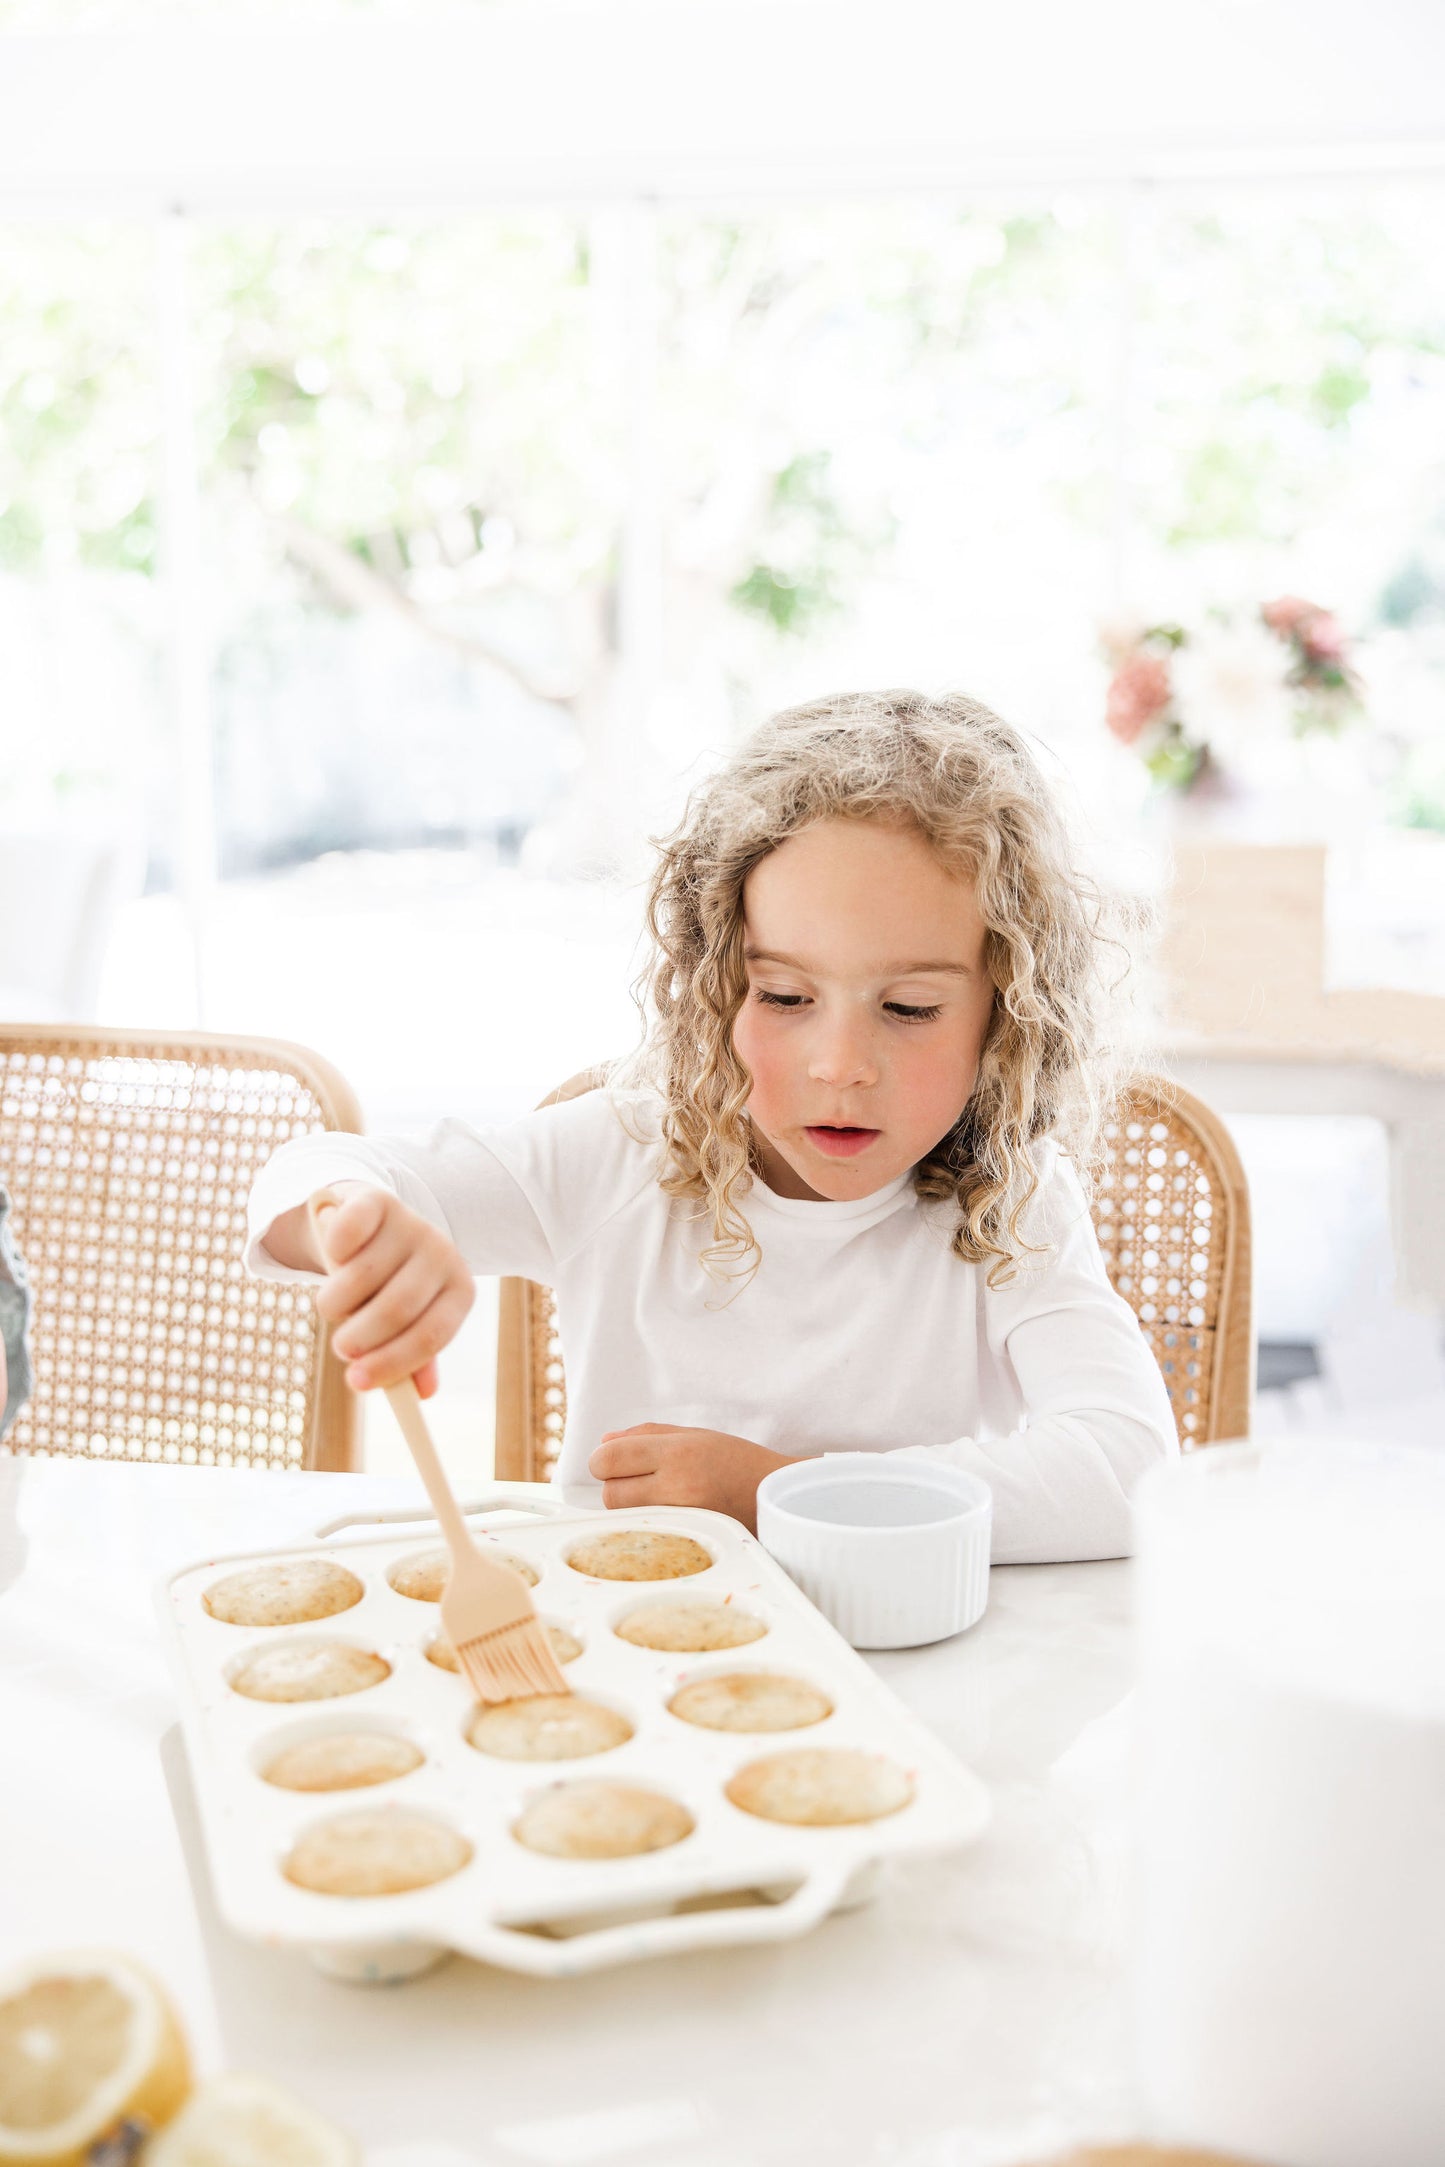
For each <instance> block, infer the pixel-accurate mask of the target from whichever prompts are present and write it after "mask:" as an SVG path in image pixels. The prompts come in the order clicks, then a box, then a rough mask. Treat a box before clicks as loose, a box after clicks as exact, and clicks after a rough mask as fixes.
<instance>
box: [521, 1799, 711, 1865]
mask: <svg viewBox="0 0 1445 2167" xmlns="http://www.w3.org/2000/svg"><path fill="white" fill-rule="evenodd" d="M694 1826H695V1823H694V1821H693V1818H692V1815H691V1814H690V1813H689V1812H688V1810H687V1808H686V1807H685V1806H680V1805H679V1804H678V1803H677V1800H676V1799H675V1798H665V1797H664V1796H663V1795H662V1793H661V1792H660V1791H644V1790H640V1789H638V1788H637V1786H636V1785H634V1784H629V1783H556V1784H554V1785H553V1786H552V1788H551V1790H549V1791H543V1792H542V1793H541V1794H540V1796H538V1797H537V1798H534V1799H533V1800H532V1801H531V1802H530V1804H529V1805H528V1806H527V1807H526V1808H525V1809H524V1811H523V1813H522V1814H521V1816H520V1818H519V1819H518V1820H516V1821H515V1822H514V1823H513V1824H512V1834H513V1835H514V1836H515V1837H516V1839H517V1841H518V1843H520V1844H525V1845H526V1847H527V1849H528V1850H529V1851H541V1852H544V1853H545V1855H546V1856H547V1857H548V1858H557V1859H622V1858H635V1857H637V1856H638V1854H639V1853H641V1852H644V1851H665V1850H667V1849H668V1847H669V1845H671V1844H675V1843H681V1842H682V1839H683V1837H684V1836H690V1835H691V1834H692V1831H693V1828H694Z"/></svg>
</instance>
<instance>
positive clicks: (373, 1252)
mask: <svg viewBox="0 0 1445 2167" xmlns="http://www.w3.org/2000/svg"><path fill="white" fill-rule="evenodd" d="M331 1193H332V1194H334V1195H336V1196H338V1197H340V1199H341V1202H340V1203H339V1205H338V1207H337V1209H336V1210H335V1211H330V1212H327V1213H326V1215H325V1218H324V1220H323V1222H322V1239H323V1241H324V1243H325V1255H324V1257H319V1258H318V1259H317V1262H318V1264H319V1266H320V1268H322V1269H324V1270H325V1271H326V1273H327V1276H326V1278H325V1279H324V1280H323V1281H322V1283H321V1286H320V1287H319V1288H318V1289H317V1293H316V1307H317V1309H318V1310H319V1311H320V1313H321V1315H322V1316H323V1317H325V1318H326V1319H327V1320H328V1322H329V1323H331V1324H333V1325H335V1326H337V1327H338V1329H337V1330H336V1331H335V1332H334V1333H333V1335H332V1340H331V1345H332V1349H333V1351H334V1352H335V1353H336V1354H337V1355H339V1356H340V1357H341V1358H342V1359H343V1360H344V1361H345V1362H346V1364H347V1369H346V1381H347V1383H348V1384H349V1385H350V1386H351V1387H352V1389H353V1391H356V1392H366V1391H370V1390H371V1389H372V1387H373V1386H376V1385H388V1384H399V1383H400V1382H401V1380H402V1378H403V1377H410V1378H411V1379H412V1381H413V1382H414V1383H415V1385H416V1388H417V1391H418V1392H419V1393H420V1394H421V1397H422V1398H423V1399H430V1398H431V1395H432V1394H433V1392H435V1390H436V1388H437V1365H436V1357H437V1355H438V1354H439V1353H440V1351H441V1349H442V1348H443V1347H445V1346H446V1345H447V1343H448V1341H450V1340H452V1339H454V1338H455V1337H456V1334H457V1331H458V1329H459V1328H460V1326H461V1323H462V1320H463V1318H464V1317H465V1316H466V1314H467V1311H468V1310H469V1309H470V1308H471V1306H472V1303H473V1302H474V1301H475V1300H476V1292H477V1290H476V1283H475V1281H474V1280H473V1278H472V1275H471V1272H470V1271H469V1270H468V1268H467V1264H466V1260H465V1258H464V1257H463V1256H462V1253H461V1251H460V1250H459V1249H458V1248H457V1246H456V1244H455V1242H453V1241H451V1240H449V1238H448V1237H447V1236H446V1235H445V1234H443V1233H441V1232H440V1230H439V1229H438V1228H436V1227H434V1226H433V1225H432V1224H431V1222H430V1221H429V1220H427V1219H423V1218H422V1216H421V1214H420V1213H419V1212H415V1211H412V1210H411V1209H410V1207H409V1206H408V1205H406V1204H403V1203H402V1201H401V1199H400V1198H399V1197H396V1196H393V1195H392V1194H391V1192H390V1190H388V1189H374V1188H371V1187H370V1186H366V1185H363V1184H361V1183H358V1182H344V1183H342V1182H338V1183H337V1184H336V1185H335V1189H334V1191H332V1192H331Z"/></svg>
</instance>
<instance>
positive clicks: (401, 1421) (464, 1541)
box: [386, 1377, 475, 1557]
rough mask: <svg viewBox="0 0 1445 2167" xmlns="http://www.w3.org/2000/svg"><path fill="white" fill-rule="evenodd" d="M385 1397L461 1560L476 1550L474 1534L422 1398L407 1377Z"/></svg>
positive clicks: (445, 1530)
mask: <svg viewBox="0 0 1445 2167" xmlns="http://www.w3.org/2000/svg"><path fill="white" fill-rule="evenodd" d="M386 1396H387V1398H388V1399H389V1400H390V1402H391V1411H392V1413H393V1414H394V1415H395V1416H396V1419H397V1424H398V1426H399V1427H400V1430H401V1434H402V1436H403V1437H404V1438H405V1439H406V1441H407V1443H408V1445H409V1446H410V1447H411V1456H412V1458H413V1459H414V1460H415V1461H416V1471H417V1473H418V1474H419V1475H420V1476H421V1479H422V1481H423V1483H424V1484H425V1485H426V1494H427V1496H428V1497H429V1498H430V1499H431V1501H432V1510H433V1511H434V1512H435V1514H436V1516H437V1519H438V1520H439V1521H440V1523H441V1531H442V1533H443V1534H444V1535H445V1537H446V1539H447V1543H448V1546H449V1548H450V1550H451V1553H452V1556H453V1557H459V1556H461V1555H463V1554H464V1553H465V1552H466V1551H468V1550H471V1549H474V1548H475V1545H474V1543H473V1541H472V1532H471V1529H470V1528H469V1527H468V1526H467V1523H466V1521H465V1520H464V1519H463V1518H462V1512H461V1507H460V1506H459V1505H458V1503H457V1501H456V1498H455V1497H454V1496H453V1495H452V1486H451V1484H450V1483H449V1482H448V1481H447V1478H446V1475H445V1473H444V1471H443V1468H442V1463H441V1456H440V1454H439V1453H438V1451H437V1448H436V1445H435V1443H434V1442H433V1439H432V1433H431V1431H430V1430H429V1429H428V1428H427V1426H426V1417H425V1415H424V1414H423V1413H422V1411H421V1395H420V1394H419V1393H418V1391H417V1388H416V1386H415V1385H414V1384H413V1383H412V1381H411V1379H410V1377H404V1378H403V1379H402V1381H401V1383H400V1384H389V1385H388V1386H387V1387H386Z"/></svg>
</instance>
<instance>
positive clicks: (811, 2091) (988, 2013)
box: [0, 1460, 1131, 2167]
mask: <svg viewBox="0 0 1445 2167" xmlns="http://www.w3.org/2000/svg"><path fill="white" fill-rule="evenodd" d="M421 1502H422V1499H421V1492H420V1489H419V1487H418V1486H415V1485H413V1484H411V1483H408V1482H404V1481H393V1480H380V1479H377V1478H368V1477H364V1476H341V1475H295V1476H277V1475H266V1474H251V1473H244V1474H243V1473H231V1472H228V1471H221V1470H212V1469H180V1468H161V1467H156V1468H149V1467H128V1466H109V1465H106V1464H104V1463H64V1462H50V1463H47V1462H43V1461H36V1462H29V1463H27V1462H25V1461H19V1460H0V1738H3V1740H4V1761H5V1769H6V1773H5V1778H4V1781H3V1783H0V1960H3V1961H6V1962H8V1961H10V1960H12V1959H13V1958H14V1957H15V1956H16V1955H17V1954H25V1953H28V1952H30V1951H32V1950H45V1949H57V1948H64V1947H67V1946H75V1945H77V1944H86V1943H90V1944H100V1945H104V1946H112V1947H117V1948H121V1949H126V1950H129V1951H131V1952H132V1953H133V1954H135V1955H137V1956H139V1957H140V1958H142V1959H143V1960H145V1961H146V1962H148V1963H149V1964H150V1965H151V1966H152V1967H153V1968H154V1969H155V1971H156V1972H157V1973H158V1974H159V1975H160V1976H161V1977H162V1978H163V1979H164V1980H165V1981H166V1982H167V1983H168V1985H169V1986H170V1988H171V1990H172V1992H173V1994H174V1995H175V1997H176V2000H177V2002H178V2003H179V2005H180V2008H181V2010H182V2012H183V2014H184V2017H185V2020H186V2023H187V2025H188V2028H189V2031H190V2035H191V2038H192V2042H193V2044H194V2047H195V2049H196V2055H197V2059H198V2061H199V2063H200V2065H201V2067H202V2068H204V2069H214V2068H221V2067H230V2068H252V2069H258V2070H263V2071H265V2072H267V2073H268V2074H270V2075H271V2076H273V2077H276V2078H279V2079H280V2080H281V2081H283V2082H285V2083H288V2084H290V2085H292V2086H293V2087H294V2088H295V2089H296V2090H297V2091H298V2092H300V2093H301V2094H302V2095H303V2096H304V2097H305V2098H307V2099H309V2100H310V2101H311V2102H312V2103H313V2104H314V2105H315V2106H317V2107H318V2108H320V2109H322V2110H323V2111H325V2112H328V2113H330V2114H331V2115H333V2116H334V2117H335V2118H336V2119H337V2120H338V2121H340V2122H342V2123H343V2124H345V2125H346V2126H347V2127H349V2128H351V2129H352V2130H354V2131H355V2132H356V2134H357V2135H358V2136H359V2137H361V2138H362V2140H363V2142H364V2143H365V2145H366V2148H367V2160H368V2167H494V2163H496V2167H500V2163H503V2162H507V2163H512V2162H544V2163H557V2167H588V2163H592V2162H599V2163H605V2167H631V2163H632V2162H634V2161H636V2162H637V2163H638V2167H682V2163H684V2162H685V2163H686V2167H773V2163H780V2162H784V2161H789V2162H793V2161H802V2160H806V2161H808V2162H814V2161H816V2162H824V2161H826V2162H828V2163H829V2167H865V2163H867V2167H882V2163H883V2162H887V2163H889V2167H1001V2163H1004V2162H1017V2161H1025V2160H1029V2159H1031V2158H1034V2157H1037V2156H1039V2155H1040V2154H1046V2153H1047V2152H1048V2151H1050V2150H1051V2149H1054V2148H1056V2147H1058V2146H1059V2145H1061V2144H1063V2143H1064V2142H1066V2141H1068V2140H1072V2139H1076V2138H1078V2137H1083V2136H1092V2137H1100V2138H1104V2137H1109V2136H1117V2135H1119V2134H1121V2133H1124V2132H1125V2131H1127V2129H1128V2128H1129V2124H1130V2119H1131V2117H1130V2098H1129V2087H1128V2080H1127V2071H1126V2056H1125V2041H1124V2032H1125V2017H1124V2008H1123V1990H1122V1955H1121V1942H1122V1932H1121V1927H1122V1916H1121V1915H1122V1909H1123V1906H1122V1897H1121V1880H1122V1872H1121V1866H1122V1849H1123V1824H1124V1814H1125V1801H1126V1787H1127V1739H1126V1736H1125V1731H1126V1720H1127V1719H1126V1711H1125V1709H1124V1706H1123V1703H1124V1700H1125V1696H1126V1694H1127V1692H1128V1688H1129V1680H1130V1669H1131V1663H1130V1653H1129V1645H1128V1622H1127V1575H1128V1569H1127V1567H1126V1566H1124V1565H1122V1564H1106V1565H1074V1566H1042V1567H1039V1566H1035V1567H1028V1566H1015V1567H1012V1568H1008V1569H1001V1570H998V1571H996V1572H995V1573H994V1575H993V1586H992V1594H991V1601H990V1607H989V1611H988V1614H987V1615H986V1617H985V1618H984V1619H983V1621H982V1622H981V1624H979V1625H978V1626H977V1627H975V1628H974V1629H973V1631H972V1632H970V1633H968V1634H966V1635H965V1636H963V1637H962V1638H961V1639H959V1640H957V1641H954V1642H951V1643H944V1644H942V1645H940V1646H938V1647H934V1648H928V1649H922V1650H918V1651H913V1652H909V1653H906V1654H898V1655H888V1656H878V1657H876V1658H873V1660H874V1661H875V1662H876V1665H877V1668H878V1670H879V1672H880V1673H881V1674H882V1675H883V1676H884V1677H885V1678H886V1679H887V1680H888V1682H889V1684H890V1685H891V1686H892V1687H893V1688H894V1689H895V1690H896V1691H897V1692H898V1693H899V1694H900V1695H901V1697H902V1698H903V1699H904V1700H906V1701H907V1702H908V1703H909V1704H910V1705H911V1706H912V1707H913V1708H914V1709H916V1710H917V1711H918V1713H919V1714H920V1715H921V1716H923V1717H924V1718H925V1720H926V1721H927V1722H929V1723H930V1724H932V1725H933V1726H934V1728H935V1729H936V1730H937V1731H938V1732H939V1733H940V1734H941V1735H942V1736H943V1737H944V1738H945V1739H946V1740H947V1741H948V1742H949V1743H950V1745H952V1746H953V1747H954V1749H955V1750H956V1751H957V1752H958V1753H959V1754H960V1755H961V1756H962V1757H963V1759H965V1760H966V1761H968V1762H969V1763H970V1764H971V1765H972V1766H973V1767H974V1768H975V1769H977V1770H978V1772H979V1773H980V1774H981V1775H982V1777H983V1778H984V1780H985V1781H986V1783H987V1784H988V1785H989V1788H990V1790H991V1791H992V1794H993V1800H994V1821H993V1824H992V1827H991V1828H990V1830H989V1831H988V1833H987V1834H986V1836H985V1837H984V1838H983V1840H982V1841H981V1842H979V1843H978V1844H977V1845H975V1846H974V1847H973V1848H972V1849H971V1850H968V1851H965V1852H960V1853H958V1854H957V1855H956V1856H955V1857H953V1858H951V1859H945V1860H942V1861H933V1862H913V1863H911V1864H909V1865H907V1866H906V1867H898V1868H895V1869H894V1871H893V1873H892V1875H891V1876H890V1878H889V1880H888V1881H887V1883H886V1885H885V1887H884V1889H883V1892H882V1894H881V1895H880V1896H879V1898H878V1899H877V1900H876V1901H875V1902H873V1903H872V1904H869V1905H866V1906H864V1907H862V1908H860V1909H858V1910H856V1911H853V1912H851V1913H848V1914H844V1915H840V1916H836V1917H834V1918H831V1919H828V1920H825V1921H824V1923H823V1924H822V1926H820V1927H819V1928H818V1929H816V1930H815V1931H814V1932H813V1933H812V1934H810V1935H808V1936H806V1937H805V1938H804V1939H802V1940H800V1941H796V1942H792V1943H786V1944H782V1945H779V1946H774V1947H762V1948H754V1949H734V1950H725V1951H722V1952H718V1953H713V1954H708V1955H701V1954H699V1955H693V1956H684V1957H676V1958H672V1959H668V1960H665V1961H660V1962H654V1963H651V1964H645V1965H639V1966H636V1967H633V1968H631V1969H626V1970H619V1971H610V1972H603V1973H599V1974H597V1975H595V1976H593V1977H589V1978H583V1979H578V1980H571V1981H545V1980H532V1979H525V1978H520V1977H517V1976H515V1975H513V1974H510V1973H502V1972H496V1971H489V1970H486V1969H484V1968H483V1967H481V1966H479V1965H475V1964H471V1963H466V1962H461V1961H453V1962H451V1963H449V1964H447V1965H445V1966H444V1967H443V1968H442V1969H440V1970H438V1971H435V1972H433V1973H431V1974H430V1975H428V1976H427V1977H425V1978H422V1979H418V1980H414V1981H412V1982H410V1983H409V1984H407V1985H405V1986H403V1987H398V1988H391V1989H376V1988H372V1989H367V1988H358V1987H351V1986H345V1985H341V1984H338V1983H336V1982H335V1981H332V1980H328V1979H326V1978H324V1977H323V1976H322V1975H321V1974H320V1973H319V1972H317V1971H316V1970H315V1969H314V1967H313V1966H312V1965H311V1963H310V1961H309V1959H308V1958H307V1957H306V1956H304V1955H302V1954H298V1953H296V1952H291V1951H287V1952H282V1951H276V1950H268V1949H265V1948H262V1947H258V1946H255V1945H253V1944H251V1943H247V1942H243V1941H241V1940H239V1939H237V1938H236V1937H235V1936H233V1935H232V1934H231V1933H230V1932H229V1931H228V1930H227V1929H225V1928H224V1927H223V1926H221V1924H220V1923H219V1921H218V1920H217V1918H216V1917H215V1914H214V1910H213V1907H212V1904H211V1901H210V1896H209V1892H208V1889H207V1885H206V1879H205V1874H204V1868H203V1864H202V1858H201V1852H200V1845H199V1836H198V1831H197V1829H196V1826H195V1823H194V1818H193V1814H192V1808H191V1804H190V1797H189V1783H188V1777H187V1772H186V1764H185V1755H184V1750H183V1748H182V1745H181V1740H180V1733H179V1729H178V1727H177V1709H176V1701H175V1696H174V1694H173V1691H172V1688H171V1683H170V1678H169V1674H168V1672H167V1669H166V1663H165V1658H164V1654H163V1651H162V1645H161V1640H160V1635H159V1631H158V1628H157V1625H156V1623H155V1621H154V1614H153V1610H152V1591H153V1587H154V1583H155V1581H156V1580H157V1578H158V1577H159V1575H160V1574H161V1573H162V1572H164V1571H167V1570H170V1569H174V1568H175V1567H177V1566H179V1565H181V1564H185V1563H189V1562H192V1561H194V1560H195V1559H197V1558H199V1557H203V1556H205V1555H207V1554H209V1553H211V1552H215V1553H224V1552H227V1551H231V1550H241V1549H245V1548H247V1547H259V1546H263V1545H266V1544H269V1543H274V1542H284V1541H291V1540H298V1539H302V1538H304V1536H306V1535H307V1534H309V1533H310V1532H311V1531H312V1530H314V1529H315V1528H317V1527H319V1526H320V1525H322V1524H324V1523H326V1522H329V1521H331V1520H334V1519H337V1518H340V1517H343V1516H344V1515H345V1514H346V1513H347V1512H350V1511H354V1510H360V1511H366V1510H377V1509H396V1508H397V1507H419V1506H420V1504H421Z"/></svg>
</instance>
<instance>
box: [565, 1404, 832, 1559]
mask: <svg viewBox="0 0 1445 2167" xmlns="http://www.w3.org/2000/svg"><path fill="white" fill-rule="evenodd" d="M790 1465H791V1462H790V1461H789V1459H788V1457H787V1455H786V1454H785V1453H782V1452H770V1451H769V1450H768V1448H767V1446H766V1445H755V1444H753V1442H752V1441H751V1439H750V1438H747V1437H731V1436H729V1435H728V1434H727V1433H726V1432H725V1431H723V1430H699V1429H676V1428H674V1427H672V1426H671V1425H670V1424H669V1423H666V1422H638V1423H636V1424H634V1426H633V1427H632V1428H631V1429H630V1430H604V1431H603V1433H602V1442H601V1444H600V1445H599V1446H598V1447H597V1450H596V1451H595V1452H594V1453H593V1454H592V1457H591V1458H590V1459H589V1461H588V1462H587V1472H588V1474H589V1475H591V1476H592V1477H593V1479H594V1480H595V1481H597V1482H600V1483H601V1485H602V1502H603V1504H604V1505H606V1506H608V1507H609V1508H611V1507H613V1506H617V1505H703V1506H706V1508H707V1509H708V1511H710V1512H727V1513H731V1514H732V1517H733V1518H734V1519H735V1520H741V1521H742V1523H743V1526H744V1527H746V1528H750V1529H751V1530H752V1532H753V1533H754V1534H756V1533H757V1517H758V1484H759V1483H760V1482H761V1481H762V1479H763V1477H764V1475H770V1474H771V1473H772V1472H773V1469H774V1468H775V1467H787V1466H790Z"/></svg>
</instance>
